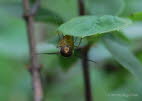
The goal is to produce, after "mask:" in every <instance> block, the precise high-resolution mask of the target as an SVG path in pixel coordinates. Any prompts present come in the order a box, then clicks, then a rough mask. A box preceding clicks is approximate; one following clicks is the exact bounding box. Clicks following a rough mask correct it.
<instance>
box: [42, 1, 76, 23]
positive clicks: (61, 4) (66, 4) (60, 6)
mask: <svg viewBox="0 0 142 101" xmlns="http://www.w3.org/2000/svg"><path fill="white" fill-rule="evenodd" d="M41 4H42V6H43V7H46V8H47V9H49V10H51V11H53V12H55V13H56V14H58V15H59V16H61V17H62V18H63V20H64V21H67V20H69V19H71V18H72V17H76V16H78V6H77V0H43V2H42V3H41Z"/></svg>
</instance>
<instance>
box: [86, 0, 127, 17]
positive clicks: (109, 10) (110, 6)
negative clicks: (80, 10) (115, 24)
mask: <svg viewBox="0 0 142 101" xmlns="http://www.w3.org/2000/svg"><path fill="white" fill-rule="evenodd" d="M84 2H85V6H86V10H87V13H89V14H92V15H106V14H107V15H118V14H120V13H121V12H122V11H123V9H124V6H125V4H124V0H84Z"/></svg>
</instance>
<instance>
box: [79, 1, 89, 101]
mask: <svg viewBox="0 0 142 101" xmlns="http://www.w3.org/2000/svg"><path fill="white" fill-rule="evenodd" d="M78 7H79V15H85V6H84V1H83V0H78ZM89 48H90V46H89V45H88V46H85V47H83V49H82V52H81V53H82V69H83V78H84V88H85V98H86V101H92V92H91V83H90V72H89V63H88V60H89V59H88V51H89Z"/></svg>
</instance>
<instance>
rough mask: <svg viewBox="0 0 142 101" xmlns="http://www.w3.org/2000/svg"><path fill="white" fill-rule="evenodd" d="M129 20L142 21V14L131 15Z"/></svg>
mask: <svg viewBox="0 0 142 101" xmlns="http://www.w3.org/2000/svg"><path fill="white" fill-rule="evenodd" d="M129 18H130V19H132V20H134V21H142V12H138V13H133V14H131V15H130V16H129Z"/></svg>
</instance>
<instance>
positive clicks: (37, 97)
mask: <svg viewBox="0 0 142 101" xmlns="http://www.w3.org/2000/svg"><path fill="white" fill-rule="evenodd" d="M23 7H24V18H25V22H26V26H27V36H28V42H29V52H30V65H31V76H32V87H33V90H34V94H33V97H34V101H42V96H43V91H42V84H41V78H40V65H39V63H38V57H37V55H36V43H35V36H34V19H33V15H32V14H31V8H30V3H29V0H23Z"/></svg>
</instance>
